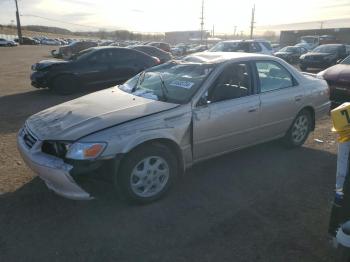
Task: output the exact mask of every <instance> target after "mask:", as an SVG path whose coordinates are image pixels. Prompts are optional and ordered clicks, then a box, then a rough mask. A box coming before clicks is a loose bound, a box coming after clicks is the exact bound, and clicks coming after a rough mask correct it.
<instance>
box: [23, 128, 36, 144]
mask: <svg viewBox="0 0 350 262" xmlns="http://www.w3.org/2000/svg"><path fill="white" fill-rule="evenodd" d="M22 136H23V141H24V143H25V144H26V145H27V147H28V148H29V149H30V148H32V147H33V146H34V145H35V143H36V142H37V141H38V139H37V138H36V137H35V136H34V135H33V134H32V133H31V132H30V131H29V129H28V128H27V127H26V126H24V128H23V133H22Z"/></svg>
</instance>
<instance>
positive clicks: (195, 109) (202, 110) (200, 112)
mask: <svg viewBox="0 0 350 262" xmlns="http://www.w3.org/2000/svg"><path fill="white" fill-rule="evenodd" d="M240 63H246V64H247V65H248V66H249V70H250V72H251V85H252V86H251V89H252V90H251V94H250V95H248V96H244V97H241V98H236V99H233V100H226V101H220V102H215V103H213V104H205V105H199V103H200V101H201V98H202V97H203V96H204V95H205V93H206V92H207V91H208V90H209V88H211V87H212V86H213V85H214V84H215V81H216V80H217V79H218V77H219V76H220V75H221V73H222V72H223V70H224V68H225V67H226V66H230V65H233V64H240ZM256 84H257V79H256V75H255V73H254V71H253V68H252V61H251V60H240V61H229V62H226V63H224V64H223V65H221V66H220V67H219V68H218V70H216V72H215V73H214V74H212V75H211V76H210V77H209V78H208V80H207V81H206V84H205V85H204V86H203V87H202V88H201V89H200V90H199V92H198V93H197V95H196V97H195V99H193V103H192V115H193V124H192V128H193V132H192V136H193V138H192V141H193V142H192V143H193V144H192V147H193V161H194V162H199V161H202V160H205V159H209V158H212V157H215V156H219V155H222V154H226V153H228V152H232V151H235V150H238V149H240V148H244V147H248V146H250V145H254V144H256V143H257V142H258V141H259V140H260V135H259V134H257V136H256V141H252V142H251V143H248V144H244V145H241V144H240V145H237V146H232V147H231V146H230V147H229V148H226V149H225V150H221V151H219V150H216V151H215V150H214V152H212V153H209V152H208V153H206V152H204V154H203V153H200V152H198V151H201V150H204V151H205V150H206V149H205V148H210V145H204V146H203V145H200V143H201V142H200V141H197V140H196V128H197V127H196V123H195V121H201V120H200V119H198V118H199V117H203V118H208V117H211V116H210V114H211V108H210V107H217V105H218V104H220V103H221V104H225V103H231V104H232V103H235V102H236V104H238V105H241V104H242V101H243V100H249V99H250V100H252V101H254V100H253V99H255V101H256V104H257V107H258V108H257V109H255V110H252V111H251V112H247V113H252V114H256V115H254V117H255V119H256V124H257V126H256V128H255V130H259V125H260V119H259V114H260V99H259V94H258V93H257V86H256ZM248 110H249V109H248ZM205 120H206V119H204V121H205ZM246 131H247V130H244V131H241V132H237V133H232V134H231V136H232V135H235V136H237V135H240V134H243V133H245V134H246ZM248 131H249V132H254V130H248ZM257 133H258V131H257ZM226 137H227V136H223V138H224V139H226ZM209 140H213V139H209ZM197 142H199V143H197ZM212 144H213V143H212ZM203 148H204V149H203Z"/></svg>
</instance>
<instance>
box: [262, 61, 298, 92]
mask: <svg viewBox="0 0 350 262" xmlns="http://www.w3.org/2000/svg"><path fill="white" fill-rule="evenodd" d="M256 69H257V72H258V74H259V81H260V92H261V93H264V92H269V91H272V90H277V89H281V88H288V87H292V86H294V80H293V77H292V75H291V74H290V73H289V72H288V71H287V69H285V68H284V67H282V66H281V65H280V64H278V63H276V62H273V61H266V62H265V61H262V62H256Z"/></svg>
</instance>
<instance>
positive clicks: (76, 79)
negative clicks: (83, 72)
mask: <svg viewBox="0 0 350 262" xmlns="http://www.w3.org/2000/svg"><path fill="white" fill-rule="evenodd" d="M61 76H70V77H72V78H74V80H75V81H77V83H78V84H79V85H80V80H79V77H77V76H76V75H75V74H73V73H69V72H59V73H57V74H55V75H53V76H51V77H50V80H49V85H48V86H49V88H51V87H52V85H53V82H54V81H55V80H56V79H57V78H58V77H61Z"/></svg>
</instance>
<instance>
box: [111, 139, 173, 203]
mask: <svg viewBox="0 0 350 262" xmlns="http://www.w3.org/2000/svg"><path fill="white" fill-rule="evenodd" d="M176 173H177V159H176V157H175V155H174V154H173V153H172V151H171V150H170V149H169V148H168V147H166V146H164V145H162V144H149V145H145V146H142V147H140V148H138V149H136V150H135V151H132V152H131V153H130V154H129V155H128V156H127V157H126V159H125V160H124V161H123V163H122V166H121V169H120V172H119V174H117V176H118V177H116V179H115V184H116V186H117V188H118V189H120V191H121V193H122V194H123V196H124V197H126V198H127V200H129V201H131V202H134V203H139V204H145V203H150V202H152V201H155V200H157V199H160V198H161V197H162V196H163V195H164V194H165V193H166V192H167V191H168V190H169V188H170V186H171V185H172V183H173V180H174V177H175V176H176Z"/></svg>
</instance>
